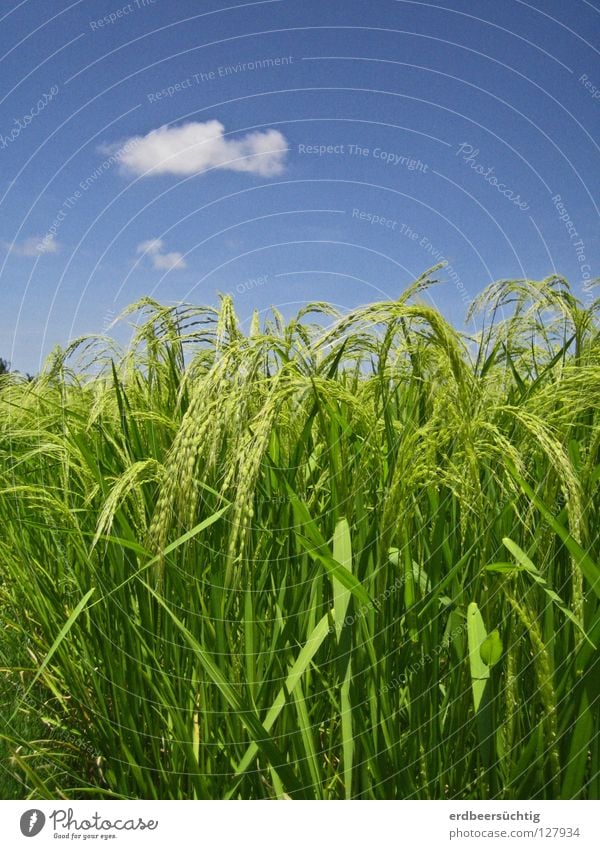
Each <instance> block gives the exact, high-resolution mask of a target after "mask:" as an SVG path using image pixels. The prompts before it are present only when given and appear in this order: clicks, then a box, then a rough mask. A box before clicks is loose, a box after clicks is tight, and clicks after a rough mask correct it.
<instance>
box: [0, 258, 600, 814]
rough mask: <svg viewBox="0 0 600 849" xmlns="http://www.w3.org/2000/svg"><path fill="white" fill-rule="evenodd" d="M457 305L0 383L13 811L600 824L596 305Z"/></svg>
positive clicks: (564, 295)
mask: <svg viewBox="0 0 600 849" xmlns="http://www.w3.org/2000/svg"><path fill="white" fill-rule="evenodd" d="M431 283H432V277H431V273H429V274H427V275H425V276H424V277H422V278H420V279H419V280H418V281H416V282H415V284H414V285H413V286H412V287H410V288H409V289H408V290H407V291H406V292H405V293H404V294H403V295H402V296H401V297H400V298H399V299H398V300H397V301H390V302H383V303H377V304H372V305H370V306H368V307H364V308H360V309H356V310H354V311H352V312H351V313H349V314H345V315H338V314H337V313H336V311H335V310H333V309H332V308H331V307H329V306H327V305H325V304H313V305H311V306H309V307H306V308H305V309H303V310H302V311H301V312H300V313H299V314H298V316H297V317H296V318H295V319H293V320H291V321H289V322H287V323H286V322H285V321H284V319H283V318H282V316H281V315H280V314H279V313H278V312H277V311H275V310H273V311H272V313H271V314H270V315H269V317H267V318H266V319H264V320H263V321H259V318H258V317H257V316H255V317H254V319H253V321H252V324H251V327H250V328H249V331H248V332H247V333H245V332H243V331H242V329H241V327H240V325H239V322H238V319H237V317H236V315H235V312H234V308H233V304H232V302H231V300H230V299H229V298H228V297H223V298H222V301H221V306H220V309H218V310H214V309H210V308H195V307H190V306H181V307H178V308H166V307H163V306H161V305H159V304H157V303H155V302H153V301H150V300H148V299H145V300H143V301H141V302H139V303H138V304H136V305H135V306H134V307H132V309H131V310H130V314H131V315H135V319H136V322H135V329H134V333H133V338H132V342H131V344H130V345H129V346H128V348H127V350H126V351H119V350H118V349H117V348H116V346H115V345H114V343H112V342H110V340H106V339H101V338H86V339H82V340H77V341H76V342H74V343H73V344H72V345H71V346H70V347H69V348H67V349H66V350H65V351H57V352H55V353H54V355H53V356H52V358H51V359H50V361H49V362H48V365H47V367H46V369H45V370H44V372H43V373H42V374H41V375H40V376H39V377H37V378H36V379H35V380H34V381H32V382H29V383H28V382H26V381H24V380H22V379H20V378H18V377H15V376H4V377H2V378H0V379H1V380H2V383H1V384H0V386H1V388H0V411H1V416H0V452H1V457H2V464H1V479H0V516H1V517H2V520H3V522H2V524H3V533H2V536H1V537H0V569H1V574H0V578H1V582H2V583H1V597H0V608H1V611H2V615H3V630H2V645H1V646H0V651H1V654H0V663H2V664H3V667H2V676H1V677H2V684H1V687H2V689H1V691H0V693H1V695H2V700H3V724H2V731H1V733H2V741H3V743H2V745H3V747H4V750H3V752H4V753H3V761H2V766H3V768H4V771H5V779H4V780H5V782H6V781H9V782H12V784H10V783H9V784H8V785H7V788H9V789H7V790H6V792H7V793H9V792H10V793H13V794H14V795H21V796H27V795H30V796H35V797H36V798H40V797H44V798H46V797H57V796H58V797H64V798H77V797H95V798H100V797H107V798H113V797H114V798H149V799H151V798H174V799H179V798H275V797H277V798H285V797H291V798H318V799H343V798H347V799H350V798H360V799H378V798H407V799H408V798H419V799H441V798H447V799H453V798H469V799H477V798H598V797H599V796H600V734H599V723H598V720H599V714H600V711H599V698H600V669H599V664H598V650H597V646H598V645H599V644H600V602H599V597H600V569H599V567H598V559H599V554H600V547H599V540H598V530H599V527H600V521H599V519H600V497H599V481H600V429H599V427H598V423H599V410H600V403H599V401H600V344H599V335H598V310H597V306H598V305H597V304H594V305H592V306H587V307H585V308H584V306H583V305H582V304H581V303H580V302H578V301H577V299H576V298H575V297H574V295H573V294H572V293H571V291H570V290H569V287H568V285H567V283H566V282H565V281H564V280H562V279H561V278H558V277H552V278H549V279H547V280H544V281H541V282H532V281H510V282H507V281H504V282H501V283H498V284H495V285H494V286H492V287H490V288H489V289H488V290H486V291H485V292H484V293H483V295H482V296H481V297H480V298H479V299H478V301H477V303H476V304H475V305H474V308H473V309H474V312H475V313H477V315H478V320H479V322H480V326H481V327H482V331H481V333H480V334H479V335H478V336H477V337H476V338H469V337H467V336H466V335H464V334H460V333H458V332H457V331H456V330H454V329H453V328H452V327H451V326H450V325H449V324H448V323H447V322H446V321H445V320H444V318H443V317H442V316H441V315H440V313H439V312H438V311H436V310H435V309H434V308H433V307H432V306H430V305H428V304H429V302H428V300H427V292H426V290H427V288H428V287H429V286H430V285H431ZM10 788H12V789H10Z"/></svg>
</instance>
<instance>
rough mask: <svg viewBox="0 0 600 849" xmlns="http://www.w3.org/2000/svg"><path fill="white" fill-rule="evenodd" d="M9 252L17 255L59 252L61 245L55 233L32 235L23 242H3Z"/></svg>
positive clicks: (39, 254) (40, 254)
mask: <svg viewBox="0 0 600 849" xmlns="http://www.w3.org/2000/svg"><path fill="white" fill-rule="evenodd" d="M2 244H3V245H4V247H5V248H6V250H7V251H8V253H11V254H15V256H42V255H43V254H57V253H58V252H59V250H60V245H59V243H58V242H57V241H56V236H55V235H54V234H53V233H47V234H46V235H45V236H30V237H29V238H28V239H24V240H23V241H22V242H12V243H11V242H2Z"/></svg>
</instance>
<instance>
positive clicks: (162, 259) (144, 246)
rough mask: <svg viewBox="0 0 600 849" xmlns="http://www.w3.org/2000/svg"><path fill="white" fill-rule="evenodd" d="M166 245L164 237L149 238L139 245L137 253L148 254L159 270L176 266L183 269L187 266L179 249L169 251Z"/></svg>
mask: <svg viewBox="0 0 600 849" xmlns="http://www.w3.org/2000/svg"><path fill="white" fill-rule="evenodd" d="M164 247H165V243H164V241H163V240H162V239H147V240H146V241H145V242H140V244H139V245H138V246H137V253H138V254H146V255H148V256H149V257H150V259H151V261H152V265H153V266H154V268H156V270H157V271H172V270H173V269H174V268H176V269H177V270H178V271H182V270H183V269H184V268H186V267H187V266H186V262H185V260H184V258H183V254H181V253H179V251H170V252H168V253H167V252H165V251H164Z"/></svg>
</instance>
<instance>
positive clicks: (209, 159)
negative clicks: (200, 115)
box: [111, 121, 288, 177]
mask: <svg viewBox="0 0 600 849" xmlns="http://www.w3.org/2000/svg"><path fill="white" fill-rule="evenodd" d="M224 133H225V127H224V126H223V124H221V122H220V121H205V122H204V123H202V122H199V121H189V122H188V123H186V124H181V125H180V126H178V127H168V126H163V127H159V128H158V129H156V130H152V131H151V132H149V133H148V134H147V135H145V136H132V137H131V138H129V139H126V140H125V141H124V142H123V143H121V144H119V145H116V146H113V147H112V148H111V150H112V152H113V154H114V155H115V156H117V157H118V159H119V162H120V163H121V167H122V168H123V169H124V170H125V171H127V172H130V173H132V174H137V175H140V176H144V177H150V176H156V175H158V174H176V175H179V176H189V175H192V174H202V173H203V172H204V171H206V170H207V169H209V168H222V169H224V170H229V171H244V172H246V173H248V174H259V175H260V176H263V177H272V176H274V175H276V174H281V173H282V172H283V170H284V159H285V154H286V151H287V148H288V143H287V141H286V138H285V136H283V135H282V134H281V133H280V132H279V131H278V130H273V129H271V130H263V131H256V132H252V133H246V135H245V136H241V137H240V138H237V139H228V138H225V134H224Z"/></svg>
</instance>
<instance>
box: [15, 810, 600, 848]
mask: <svg viewBox="0 0 600 849" xmlns="http://www.w3.org/2000/svg"><path fill="white" fill-rule="evenodd" d="M599 819H600V803H598V802H573V801H571V802H556V801H547V802H527V801H520V802H414V801H408V802H406V801H381V802H370V801H369V802H367V801H365V802H361V801H353V802H329V803H327V802H308V801H296V802H294V803H292V804H290V803H289V802H260V801H259V802H246V801H239V802H220V801H193V802H192V801H187V802H183V801H182V802H175V801H154V802H152V801H124V802H121V801H115V802H105V801H100V802H96V801H77V802H47V801H39V802H36V801H27V802H15V801H4V802H0V834H1V835H2V838H1V845H2V847H3V849H13V847H24V846H30V847H43V846H49V845H53V846H60V845H66V843H67V841H69V842H70V843H78V844H80V845H81V844H85V845H88V846H89V845H90V844H91V845H96V846H99V845H106V844H109V845H114V846H115V847H117V846H118V847H119V849H125V847H129V846H136V847H138V846H147V847H151V846H162V847H168V846H174V845H176V846H177V849H183V847H187V846H193V847H211V849H212V847H215V849H232V847H238V846H239V847H243V849H270V847H277V849H307V847H309V846H310V847H313V846H315V847H332V849H355V847H356V849H364V847H368V849H372V847H375V846H378V845H379V846H382V845H385V847H386V849H387V847H390V849H395V847H406V846H411V847H413V846H417V847H423V849H429V847H435V849H438V847H440V846H456V847H460V846H471V847H473V849H475V848H476V847H477V849H479V847H481V846H499V847H500V846H501V847H505V846H506V847H508V846H520V847H522V849H525V847H528V846H531V845H532V843H534V844H539V845H540V846H564V847H573V849H597V847H598V846H599V845H600V839H599V836H598V822H599ZM116 841H118V842H116ZM382 841H385V844H383V843H382Z"/></svg>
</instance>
